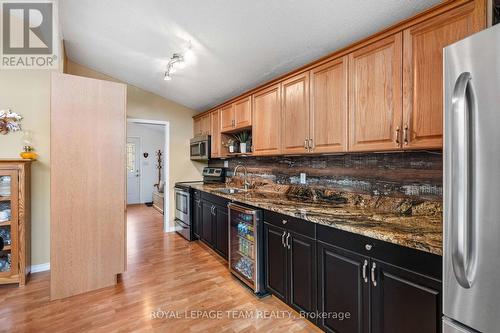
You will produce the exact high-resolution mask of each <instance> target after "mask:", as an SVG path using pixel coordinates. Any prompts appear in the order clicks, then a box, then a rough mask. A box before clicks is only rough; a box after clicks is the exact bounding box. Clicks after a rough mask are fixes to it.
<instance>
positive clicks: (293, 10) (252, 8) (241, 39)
mask: <svg viewBox="0 0 500 333" xmlns="http://www.w3.org/2000/svg"><path fill="white" fill-rule="evenodd" d="M438 2H439V0H376V1H374V0H246V1H244V0H210V1H207V0H177V1H172V0H142V1H138V0H128V1H123V0H61V1H60V2H59V3H60V21H61V24H62V31H63V36H64V39H65V41H66V43H67V44H66V46H67V52H68V56H69V58H70V59H71V60H73V61H75V62H77V63H79V64H81V65H84V66H87V67H90V68H92V69H94V70H97V71H100V72H102V73H105V74H108V75H110V76H113V77H115V78H117V79H120V80H122V81H125V82H127V83H130V84H133V85H135V86H137V87H140V88H142V89H145V90H148V91H150V92H153V93H155V94H158V95H160V96H163V97H165V98H168V99H170V100H173V101H176V102H178V103H180V104H183V105H185V106H187V107H190V108H193V109H195V110H198V111H204V110H206V109H208V108H209V107H211V106H214V105H216V104H218V103H221V102H223V101H224V100H226V99H228V98H231V97H234V96H236V95H238V94H240V93H242V92H244V91H246V90H248V89H250V88H252V87H255V86H257V85H258V84H261V83H264V82H266V81H268V80H270V79H272V78H274V77H276V76H278V75H280V74H284V73H286V72H288V71H290V70H292V69H294V68H297V67H299V66H301V65H304V64H306V63H308V62H310V61H312V60H315V59H317V58H320V57H321V56H323V55H325V54H327V53H329V52H332V51H334V50H336V49H338V48H341V47H343V46H346V45H348V44H350V43H352V42H354V41H356V40H359V39H361V38H363V37H367V36H369V35H370V34H373V33H375V32H377V31H379V30H381V29H383V28H385V27H388V26H390V25H391V24H393V23H396V22H398V21H400V20H402V19H404V18H407V17H410V16H412V15H414V14H416V13H418V12H420V11H422V10H424V9H426V8H428V7H430V6H432V5H435V4H437V3H438ZM189 41H191V44H192V50H193V53H194V57H193V58H192V59H191V60H190V61H189V63H188V64H187V66H186V68H184V69H182V70H179V71H177V72H176V73H174V74H173V75H172V76H173V80H172V81H168V82H167V81H164V80H163V73H164V71H165V67H166V63H167V61H168V58H170V57H171V55H172V53H174V52H180V51H181V52H182V51H184V50H185V49H186V48H187V45H188V43H189Z"/></svg>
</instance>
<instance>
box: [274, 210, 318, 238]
mask: <svg viewBox="0 0 500 333" xmlns="http://www.w3.org/2000/svg"><path fill="white" fill-rule="evenodd" d="M264 221H265V222H267V223H269V224H272V225H275V226H277V227H281V228H285V229H287V230H289V231H293V232H296V233H298V234H301V235H303V236H307V237H310V238H315V237H316V224H315V223H312V222H308V221H306V220H302V219H299V218H296V217H292V216H288V215H283V214H279V213H275V212H271V211H267V210H266V211H264Z"/></svg>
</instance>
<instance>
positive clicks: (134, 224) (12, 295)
mask: <svg viewBox="0 0 500 333" xmlns="http://www.w3.org/2000/svg"><path fill="white" fill-rule="evenodd" d="M49 278H50V274H49V273H48V272H43V273H36V274H33V275H32V277H31V280H30V281H29V282H28V284H27V285H26V287H24V288H18V287H17V286H0V332H87V331H98V332H118V331H119V332H131V331H137V332H149V331H155V332H320V330H319V329H317V328H316V327H314V326H313V325H312V324H310V323H309V322H307V321H306V320H304V319H301V318H298V314H297V313H296V312H293V311H291V310H290V308H288V307H287V306H286V305H284V304H283V303H281V302H280V301H278V300H277V299H276V298H274V297H266V298H264V299H260V300H259V299H257V298H256V297H254V296H253V295H252V294H251V292H250V291H249V290H248V289H246V288H245V287H244V286H242V285H241V284H240V283H239V282H238V281H237V280H236V279H235V278H233V277H232V276H231V274H230V273H229V272H228V270H227V268H226V263H225V262H224V261H222V260H221V259H220V258H219V257H217V256H216V255H215V254H213V253H211V252H210V251H209V250H208V249H206V248H205V247H204V246H202V245H200V244H198V242H191V243H188V242H187V241H186V240H184V239H183V238H181V237H180V236H178V235H177V234H175V233H169V234H165V233H163V232H162V216H161V215H160V214H159V213H157V212H156V211H155V210H154V209H153V208H148V207H145V206H142V205H140V206H130V207H129V211H128V270H127V272H126V273H125V274H123V276H122V278H121V281H120V282H119V283H118V284H117V285H116V286H114V287H109V288H105V289H101V290H98V291H94V292H90V293H87V294H83V295H78V296H74V297H71V298H68V299H64V300H59V301H53V302H49ZM157 310H160V312H158V311H157ZM204 310H207V311H214V312H210V313H208V312H206V313H205V314H222V319H206V318H186V315H188V316H191V317H196V313H192V312H189V311H204ZM233 310H237V311H239V310H242V311H248V312H245V313H243V312H236V313H235V314H233V315H228V313H227V312H226V311H233ZM153 311H156V312H154V314H155V315H156V316H157V317H158V316H162V315H168V316H173V315H174V314H175V315H176V316H179V317H180V318H168V319H167V318H163V319H159V318H153V319H152V312H153ZM161 311H163V312H161ZM170 311H172V312H170ZM174 311H176V312H174ZM185 311H188V312H187V313H186V312H185ZM216 311H221V312H218V313H217V312H216ZM264 311H274V312H269V313H265V312H264ZM283 311H290V312H291V315H292V316H296V317H295V318H267V319H262V318H256V317H257V316H260V317H262V316H263V315H264V314H266V315H269V316H283V314H284V316H285V317H287V316H288V315H289V314H288V312H284V313H283ZM243 314H247V315H248V316H250V315H253V316H254V318H253V319H252V318H246V319H238V318H234V319H230V317H237V316H238V315H243Z"/></svg>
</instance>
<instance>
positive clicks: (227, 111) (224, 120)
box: [220, 104, 235, 132]
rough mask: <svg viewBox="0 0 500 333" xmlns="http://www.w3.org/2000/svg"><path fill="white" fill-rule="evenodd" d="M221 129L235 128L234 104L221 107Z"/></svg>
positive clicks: (229, 129)
mask: <svg viewBox="0 0 500 333" xmlns="http://www.w3.org/2000/svg"><path fill="white" fill-rule="evenodd" d="M220 114H221V131H222V132H226V131H231V130H233V129H234V124H235V123H234V106H233V104H228V105H225V106H223V107H222V108H221V111H220Z"/></svg>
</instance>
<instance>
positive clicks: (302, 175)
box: [300, 172, 306, 184]
mask: <svg viewBox="0 0 500 333" xmlns="http://www.w3.org/2000/svg"><path fill="white" fill-rule="evenodd" d="M300 183H301V184H305V183H306V174H305V173H304V172H301V173H300Z"/></svg>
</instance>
